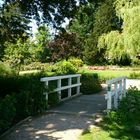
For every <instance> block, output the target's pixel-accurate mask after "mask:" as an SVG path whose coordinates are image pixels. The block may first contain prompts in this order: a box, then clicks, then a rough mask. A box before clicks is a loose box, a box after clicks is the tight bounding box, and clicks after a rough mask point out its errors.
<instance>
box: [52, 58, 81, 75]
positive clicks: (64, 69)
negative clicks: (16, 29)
mask: <svg viewBox="0 0 140 140" xmlns="http://www.w3.org/2000/svg"><path fill="white" fill-rule="evenodd" d="M53 71H54V72H56V74H57V75H63V74H75V73H76V72H77V71H78V69H77V68H76V67H75V66H74V65H73V64H72V63H71V62H68V61H66V60H64V61H61V62H59V63H56V65H55V66H54V68H53Z"/></svg>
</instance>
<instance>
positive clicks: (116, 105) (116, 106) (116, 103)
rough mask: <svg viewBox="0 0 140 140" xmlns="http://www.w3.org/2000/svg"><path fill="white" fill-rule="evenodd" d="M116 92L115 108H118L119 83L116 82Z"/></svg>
mask: <svg viewBox="0 0 140 140" xmlns="http://www.w3.org/2000/svg"><path fill="white" fill-rule="evenodd" d="M114 88H115V89H114V92H115V96H114V108H118V83H117V82H116V83H115V87H114Z"/></svg>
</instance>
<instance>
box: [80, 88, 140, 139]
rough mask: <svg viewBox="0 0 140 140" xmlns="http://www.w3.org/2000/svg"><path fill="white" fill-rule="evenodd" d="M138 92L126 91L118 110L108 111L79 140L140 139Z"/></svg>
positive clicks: (139, 96) (139, 101)
mask: <svg viewBox="0 0 140 140" xmlns="http://www.w3.org/2000/svg"><path fill="white" fill-rule="evenodd" d="M139 116H140V91H138V90H137V89H136V88H135V87H133V88H131V89H129V90H128V93H127V96H126V98H123V100H122V101H121V102H120V106H119V108H118V110H114V111H110V112H109V113H108V114H107V115H106V116H105V117H104V119H103V121H102V122H101V123H99V124H98V126H97V127H95V128H93V129H92V130H89V131H86V132H85V133H83V134H82V135H81V136H80V138H79V139H80V140H92V139H98V140H102V139H105V140H116V139H119V140H138V139H140V133H139V131H140V117H139Z"/></svg>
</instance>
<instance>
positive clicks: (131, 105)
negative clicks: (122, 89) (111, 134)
mask: <svg viewBox="0 0 140 140" xmlns="http://www.w3.org/2000/svg"><path fill="white" fill-rule="evenodd" d="M117 113H118V117H119V118H120V120H121V122H123V121H124V122H130V123H132V122H134V123H140V117H139V116H140V91H138V89H137V88H136V87H131V88H130V89H129V90H128V93H127V96H126V98H123V100H122V101H121V102H120V106H119V109H118V112H117Z"/></svg>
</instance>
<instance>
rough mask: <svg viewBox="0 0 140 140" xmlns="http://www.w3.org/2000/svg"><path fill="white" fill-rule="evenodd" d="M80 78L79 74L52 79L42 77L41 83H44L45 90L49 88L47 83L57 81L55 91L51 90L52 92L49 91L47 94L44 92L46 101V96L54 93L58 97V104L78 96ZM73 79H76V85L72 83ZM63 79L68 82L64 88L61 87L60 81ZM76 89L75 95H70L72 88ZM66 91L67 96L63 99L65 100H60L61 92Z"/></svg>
mask: <svg viewBox="0 0 140 140" xmlns="http://www.w3.org/2000/svg"><path fill="white" fill-rule="evenodd" d="M80 77H81V74H73V75H63V76H53V77H44V78H41V82H44V83H45V86H46V87H47V88H49V82H50V81H55V80H57V87H56V88H55V89H53V90H52V91H49V92H45V93H44V94H45V95H46V100H49V99H48V94H51V93H54V92H57V93H58V97H59V102H61V101H64V100H66V99H69V98H72V97H74V96H78V95H80V94H81V93H80V86H81V83H80ZM73 78H76V83H74V84H73V83H72V79H73ZM63 79H67V80H68V85H66V86H63V85H62V80H63ZM74 87H75V88H76V93H75V94H74V95H73V94H72V88H74ZM66 89H67V90H68V96H67V97H65V98H62V94H61V92H62V90H66Z"/></svg>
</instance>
